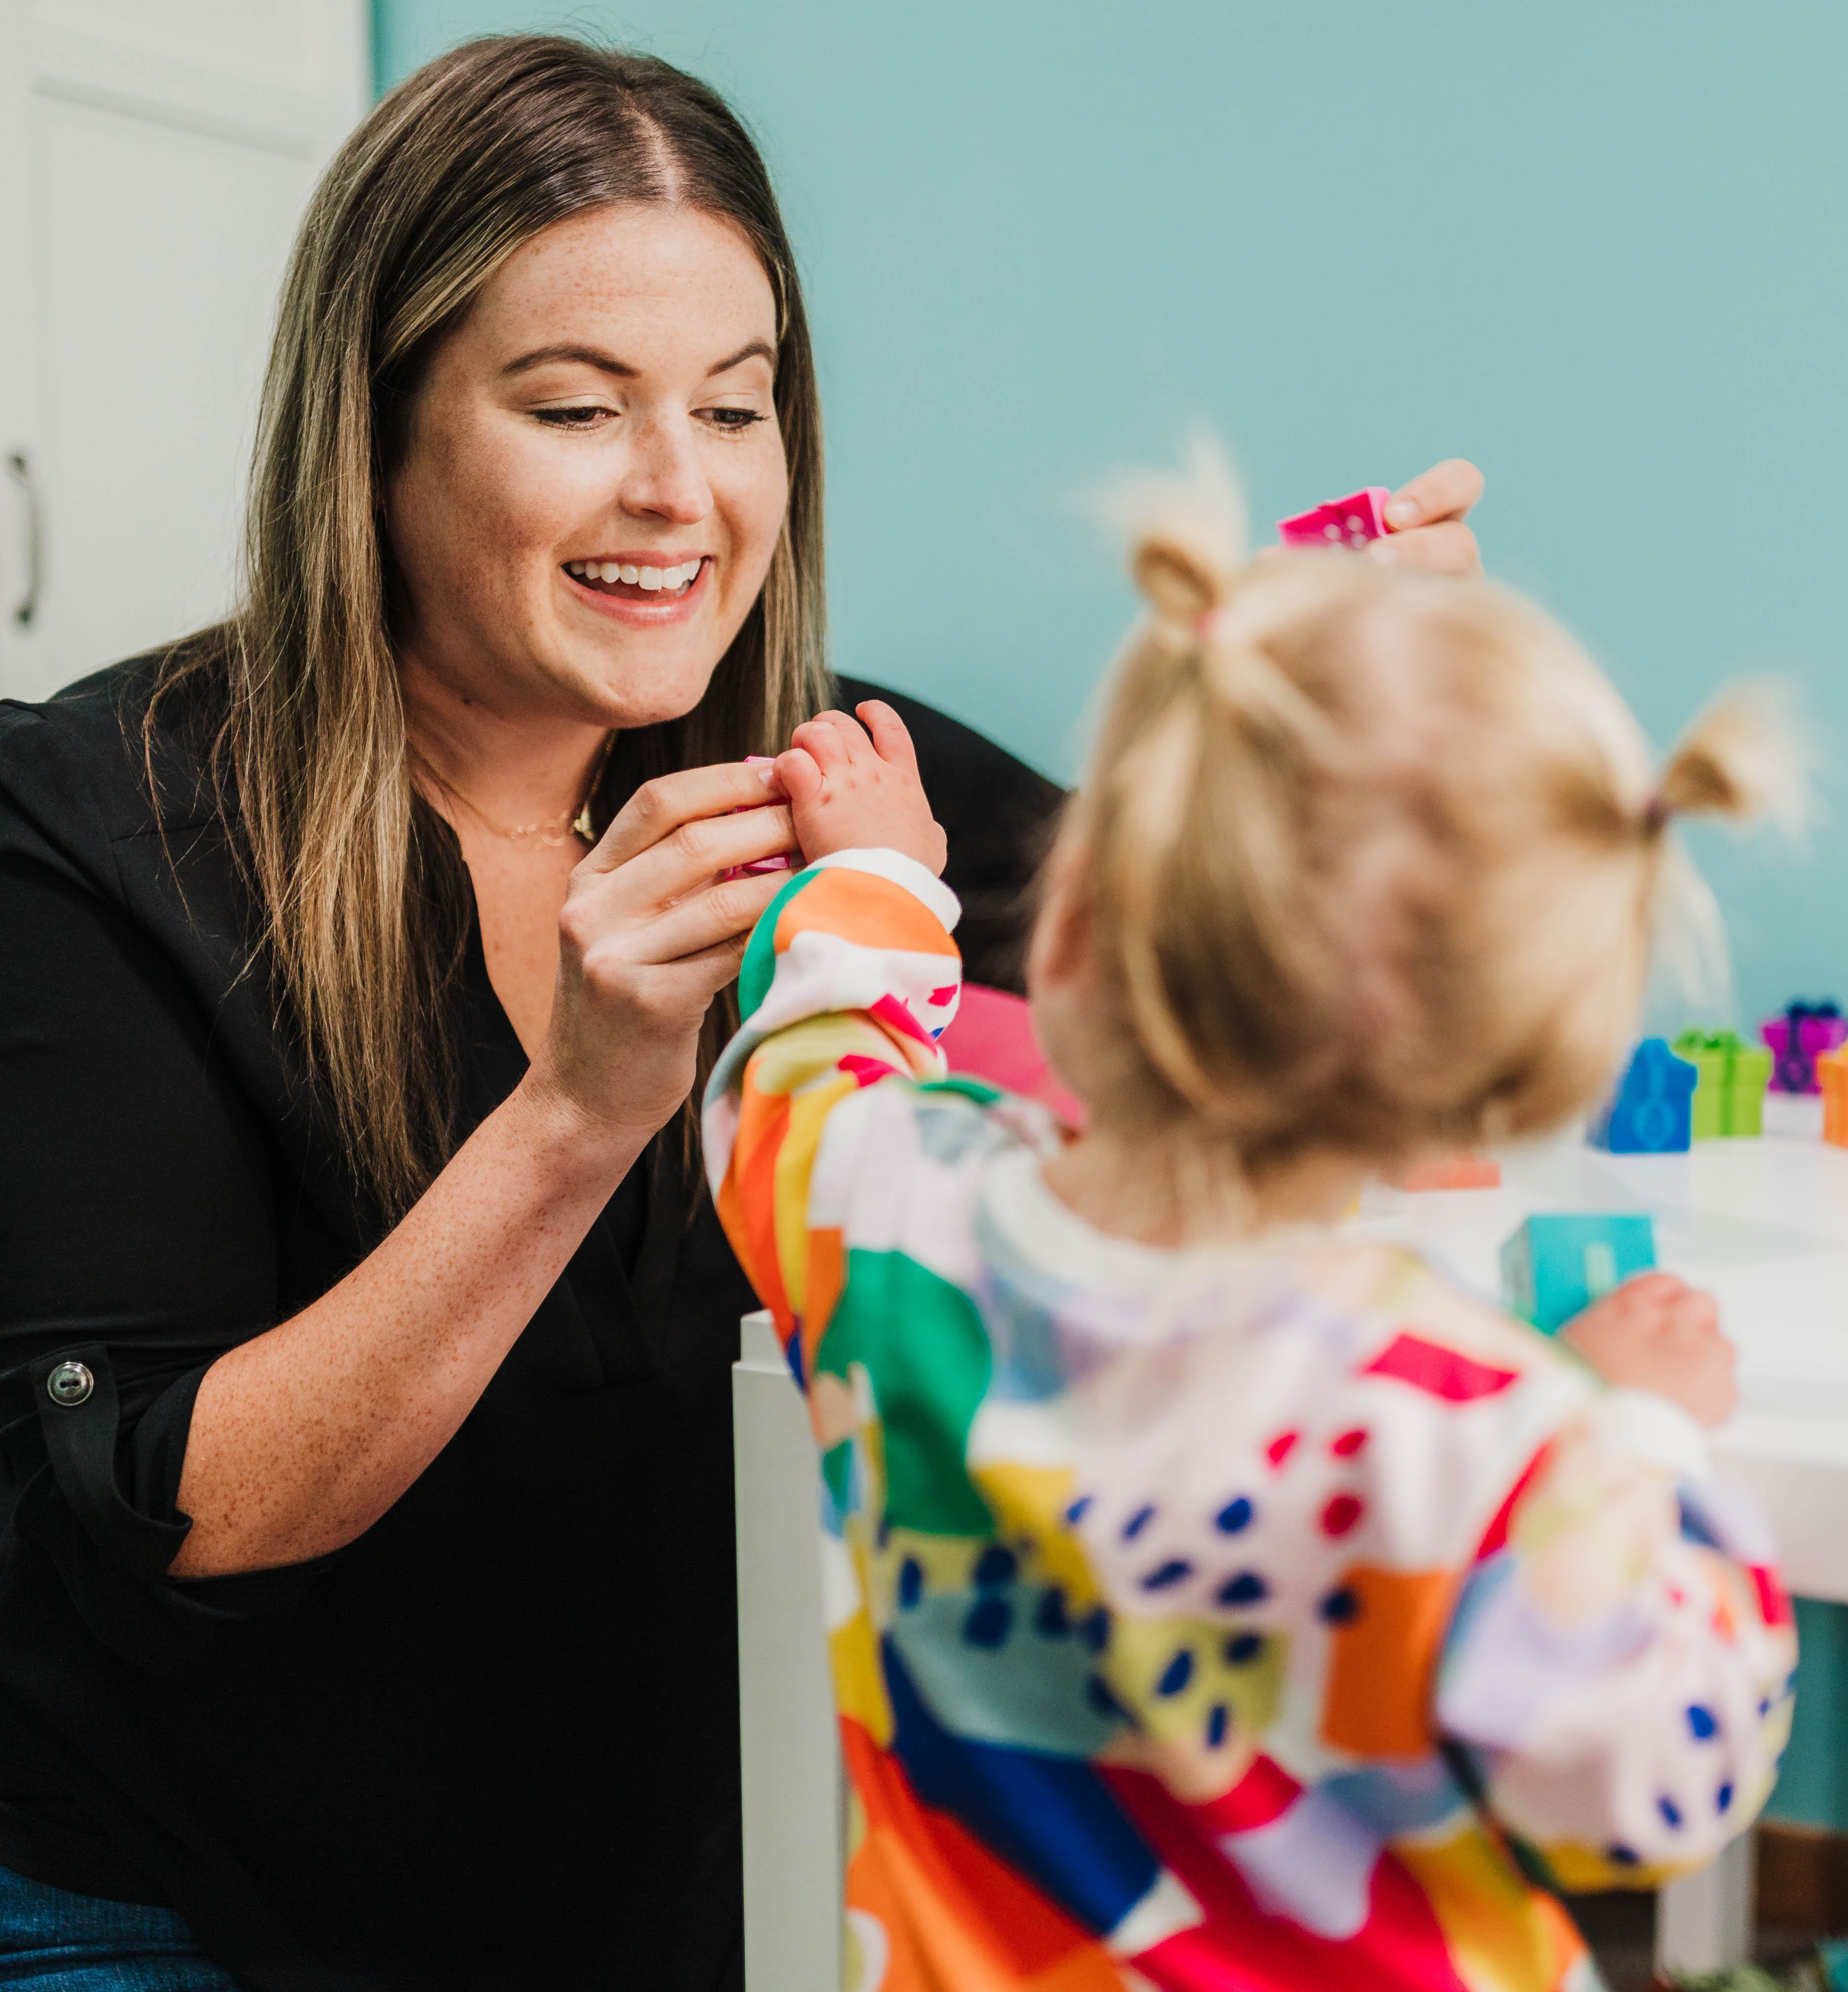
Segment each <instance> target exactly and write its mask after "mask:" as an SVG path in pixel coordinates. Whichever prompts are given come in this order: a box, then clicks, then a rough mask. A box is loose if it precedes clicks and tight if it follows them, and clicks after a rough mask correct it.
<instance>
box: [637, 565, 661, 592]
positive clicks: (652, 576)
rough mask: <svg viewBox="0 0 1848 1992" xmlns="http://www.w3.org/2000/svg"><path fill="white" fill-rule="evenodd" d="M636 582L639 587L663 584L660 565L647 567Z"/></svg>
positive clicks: (656, 586) (651, 588)
mask: <svg viewBox="0 0 1848 1992" xmlns="http://www.w3.org/2000/svg"><path fill="white" fill-rule="evenodd" d="M636 585H637V586H638V587H641V588H648V589H650V590H653V589H655V588H659V587H660V585H661V570H660V568H658V567H645V568H643V570H642V571H641V572H640V573H639V575H637V576H636Z"/></svg>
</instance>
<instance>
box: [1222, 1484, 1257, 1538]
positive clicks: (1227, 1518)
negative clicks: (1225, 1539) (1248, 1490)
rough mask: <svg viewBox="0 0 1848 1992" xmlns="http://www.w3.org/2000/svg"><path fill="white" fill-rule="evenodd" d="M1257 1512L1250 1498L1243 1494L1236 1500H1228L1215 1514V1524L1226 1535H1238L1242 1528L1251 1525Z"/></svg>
mask: <svg viewBox="0 0 1848 1992" xmlns="http://www.w3.org/2000/svg"><path fill="white" fill-rule="evenodd" d="M1254 1513H1256V1510H1255V1509H1253V1506H1252V1505H1251V1503H1250V1499H1249V1498H1248V1497H1247V1496H1245V1495H1243V1494H1241V1495H1239V1496H1238V1498H1237V1499H1236V1500H1232V1501H1228V1502H1227V1503H1226V1505H1225V1506H1224V1507H1223V1508H1222V1509H1220V1510H1219V1513H1218V1514H1216V1516H1214V1517H1213V1526H1215V1527H1216V1528H1217V1529H1219V1530H1220V1531H1221V1532H1222V1533H1224V1534H1226V1535H1228V1536H1236V1535H1237V1534H1238V1533H1239V1531H1240V1530H1243V1529H1248V1528H1250V1526H1251V1518H1252V1516H1253V1514H1254Z"/></svg>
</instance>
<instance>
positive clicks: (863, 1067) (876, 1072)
mask: <svg viewBox="0 0 1848 1992" xmlns="http://www.w3.org/2000/svg"><path fill="white" fill-rule="evenodd" d="M834 1063H836V1064H837V1066H840V1069H841V1070H842V1071H843V1072H851V1073H852V1074H853V1075H854V1080H855V1082H856V1083H858V1084H859V1085H861V1086H877V1085H878V1083H879V1082H880V1080H882V1079H890V1078H891V1077H892V1074H893V1073H895V1072H896V1071H897V1070H898V1067H897V1066H895V1065H894V1064H893V1063H892V1061H891V1060H890V1059H876V1058H868V1056H866V1054H865V1052H847V1054H846V1056H844V1057H842V1058H838V1059H836V1060H835V1061H834Z"/></svg>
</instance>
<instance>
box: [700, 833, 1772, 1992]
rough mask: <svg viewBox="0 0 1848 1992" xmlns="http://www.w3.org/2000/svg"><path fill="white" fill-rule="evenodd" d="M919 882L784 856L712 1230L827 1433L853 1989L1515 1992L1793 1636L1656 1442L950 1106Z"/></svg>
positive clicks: (1653, 1864) (1663, 1830)
mask: <svg viewBox="0 0 1848 1992" xmlns="http://www.w3.org/2000/svg"><path fill="white" fill-rule="evenodd" d="M955 921H956V901H955V899H954V898H953V895H951V894H950V892H948V891H947V890H946V889H945V888H944V887H943V886H942V885H939V883H938V882H937V881H936V879H934V878H932V877H931V876H930V875H929V873H928V872H927V871H925V870H924V869H923V868H922V867H920V866H919V865H915V863H913V862H912V861H910V860H909V859H908V858H903V857H902V856H900V855H898V854H895V853H894V852H891V851H854V852H845V853H841V854H837V855H836V856H835V857H834V858H828V859H825V860H823V861H821V862H820V863H819V864H817V865H812V866H810V868H808V869H807V870H806V871H803V872H801V873H800V874H798V875H796V877H795V878H793V879H792V880H791V881H790V882H789V885H787V886H786V887H785V889H783V892H781V893H780V894H779V896H778V898H777V899H776V902H775V903H774V904H773V905H772V907H771V908H770V909H769V912H767V913H766V914H765V916H764V918H763V920H762V923H761V924H760V925H759V928H758V929H757V931H756V933H755V936H754V937H753V939H752V942H751V945H750V947H749V950H748V953H747V954H746V957H745V964H744V970H743V984H742V998H743V1008H744V1013H745V1025H744V1028H743V1029H742V1032H741V1033H740V1035H738V1038H737V1039H735V1041H734V1042H733V1043H732V1045H731V1046H730V1048H729V1049H728V1052H726V1054H725V1058H724V1059H723V1061H722V1063H721V1065H720V1067H719V1069H718V1072H717V1073H716V1074H715V1076H714V1080H713V1083H712V1087H711V1091H710V1092H709V1093H708V1095H707V1103H706V1121H705V1126H706V1144H707V1160H708V1168H709V1169H710V1170H711V1175H712V1180H713V1184H714V1192H715V1194H716V1196H717V1198H718V1207H719V1211H720V1214H721V1217H722V1218H723V1219H724V1221H725V1226H726V1228H727V1230H728V1233H729V1234H730V1236H731V1240H732V1242H733V1243H734V1245H735V1247H736V1248H737V1250H738V1254H739V1256H740V1257H741V1258H742V1260H743V1262H744V1264H745V1267H746V1269H747V1270H748V1272H749V1274H750V1275H751V1277H752V1281H753V1282H754V1284H755V1286H756V1288H757V1289H758V1291H759V1293H760V1294H762V1298H763V1299H764V1301H765V1304H766V1305H768V1306H769V1308H770V1309H771V1311H772V1313H773V1315H774V1316H775V1318H776V1325H777V1329H778V1332H779V1335H780V1336H781V1337H782V1339H783V1342H784V1344H785V1346H786V1349H787V1351H788V1355H789V1365H790V1368H791V1370H793V1373H794V1374H795V1376H796V1380H797V1382H798V1383H800V1386H801V1387H802V1388H803V1391H804V1393H805V1394H806V1398H807V1401H808V1407H809V1412H810V1420H811V1422H812V1424H813V1429H814V1433H815V1438H816V1442H817V1446H818V1447H819V1448H820V1464H821V1474H820V1480H821V1493H820V1508H821V1527H822V1540H823V1557H824V1564H825V1572H826V1583H825V1590H826V1595H827V1608H828V1614H829V1625H830V1651H831V1654H832V1659H833V1666H834V1682H835V1690H836V1696H837V1704H838V1707H839V1711H840V1726H841V1734H842V1740H843V1747H844V1751H845V1754H846V1758H847V1765H848V1769H849V1771H850V1772H851V1782H852V1818H851V1835H850V1856H849V1862H848V1868H847V1984H848V1987H850V1988H851V1992H875V1988H884V1992H1003V1988H1008V1992H1020V1989H1021V1988H1026V1987H1031V1988H1034V1992H1120V1989H1121V1988H1123V1987H1163V1988H1171V1992H1271V1988H1278V1989H1279V1992H1280V1988H1284V1987H1289V1988H1292V1992H1294V1988H1300V1987H1314V1988H1318V1992H1348V1988H1352V1992H1390V1988H1397V1987H1418V1988H1420V1992H1424V1988H1438V1987H1444V1988H1447V1989H1448V1992H1461V1988H1465V1987H1467V1988H1468V1992H1550V1988H1555V1987H1557V1988H1578V1987H1591V1986H1594V1985H1595V1984H1596V1983H1597V1978H1596V1974H1595V1973H1594V1970H1593V1968H1592V1966H1591V1963H1590V1961H1589V1959H1588V1958H1587V1955H1586V1953H1585V1952H1584V1947H1583V1946H1582V1944H1581V1943H1580V1939H1579V1938H1578V1936H1577V1933H1576V1932H1575V1931H1574V1929H1573V1928H1572V1926H1571V1925H1570V1922H1569V1920H1568V1919H1567V1915H1566V1914H1565V1912H1563V1910H1562V1909H1561V1908H1560V1907H1559V1905H1557V1903H1556V1902H1555V1901H1554V1899H1553V1895H1552V1894H1551V1893H1550V1889H1551V1888H1553V1887H1560V1888H1601V1887H1605V1886H1608V1885H1616V1884H1624V1883H1635V1884H1639V1885H1646V1884H1647V1883H1649V1882H1650V1881H1653V1880H1655V1878H1659V1877H1661V1876H1664V1875H1667V1874H1673V1873H1675V1872H1676V1871H1679V1870H1682V1869H1684V1868H1688V1867H1690V1866H1693V1865H1696V1864H1699V1863H1700V1862H1703V1861H1706V1860H1707V1859H1708V1858H1710V1857H1711V1856H1712V1855H1713V1854H1714V1853H1715V1852H1716V1851H1717V1850H1718V1848H1719V1847H1720V1846H1721V1845H1722V1844H1723V1843H1724V1842H1725V1841H1726V1840H1727V1839H1729V1838H1730V1837H1731V1836H1732V1835H1733V1834H1734V1833H1737V1832H1739V1831H1740V1830H1742V1829H1743V1828H1744V1827H1745V1825H1746V1824H1747V1823H1748V1821H1749V1820H1750V1819H1751V1816H1752V1815H1753V1813H1754V1812H1755V1811H1756V1810H1757V1809H1758V1806H1760V1805H1761V1803H1762V1802H1763V1800H1764V1796H1765V1795H1766V1793H1767V1792H1768V1790H1769V1789H1770V1786H1771V1780H1772V1778H1773V1775H1774V1772H1775V1765H1776V1761H1777V1757H1778V1752H1779V1750H1780V1749H1781V1748H1782V1743H1783V1740H1784V1738H1785V1734H1786V1732H1787V1731H1788V1723H1789V1710H1790V1685H1789V1684H1790V1679H1791V1673H1792V1667H1793V1666H1794V1663H1795V1640H1794V1636H1793V1634H1792V1629H1791V1615H1790V1612H1789V1610H1788V1606H1787V1604H1786V1602H1785V1599H1784V1597H1783V1595H1782V1592H1781V1591H1780V1590H1779V1589H1778V1583H1777V1581H1776V1578H1775V1576H1774V1575H1773V1574H1772V1571H1771V1567H1770V1565H1771V1550H1770V1547H1769V1545H1768V1543H1767V1541H1766V1540H1765V1537H1764V1531H1763V1529H1762V1526H1761V1524H1760V1523H1759V1522H1758V1520H1757V1518H1756V1517H1755V1516H1754V1515H1753V1514H1752V1513H1751V1511H1750V1509H1748V1508H1747V1507H1746V1506H1744V1504H1743V1503H1741V1501H1740V1499H1738V1497H1737V1496H1736V1495H1735V1494H1734V1493H1733V1492H1730V1490H1728V1489H1727V1488H1725V1487H1724V1486H1723V1485H1720V1484H1718V1483H1717V1482H1714V1481H1713V1479H1712V1478H1711V1477H1710V1474H1709V1472H1708V1470H1707V1463H1706V1448H1705V1446H1704V1444H1703V1440H1702V1438H1701V1434H1700V1431H1699V1430H1698V1428H1697V1427H1695V1426H1694V1425H1693V1423H1692V1422H1691V1421H1689V1420H1688V1419H1687V1418H1686V1417H1685V1416H1683V1414H1682V1413H1680V1412H1679V1410H1676V1409H1675V1408H1674V1407H1672V1406H1671V1405H1669V1404H1667V1403H1666V1402H1665V1401H1663V1400H1660V1399H1657V1398H1655V1397H1645V1396H1642V1395H1640V1394H1637V1393H1626V1392H1623V1391H1613V1390H1608V1389H1606V1388H1604V1387H1603V1386H1602V1385H1601V1384H1600V1383H1598V1382H1597V1380H1596V1379H1595V1378H1594V1377H1593V1376H1591V1374H1590V1373H1589V1372H1587V1370H1585V1369H1584V1367H1583V1366H1581V1365H1580V1364H1579V1363H1577V1362H1576V1361H1575V1360H1574V1359H1573V1358H1572V1357H1571V1356H1570V1355H1569V1354H1568V1353H1567V1352H1565V1351H1563V1349H1560V1347H1559V1346H1557V1345H1556V1344H1555V1343H1553V1342H1550V1341H1548V1340H1546V1339H1544V1338H1543V1337H1542V1336H1540V1335H1537V1334H1536V1333H1535V1332H1533V1331H1531V1330H1530V1329H1526V1328H1525V1327H1523V1326H1522V1325H1519V1323H1517V1322H1513V1321H1511V1320H1509V1319H1508V1318H1505V1317H1504V1316H1502V1315H1499V1314H1498V1313H1496V1312H1494V1311H1493V1310H1492V1309H1491V1308H1488V1307H1485V1306H1484V1305H1481V1304H1480V1303H1479V1302H1478V1301H1475V1300H1473V1299H1471V1298H1468V1297H1466V1296H1465V1295H1464V1294H1461V1293H1459V1292H1458V1291H1456V1290H1455V1289H1454V1288H1451V1287H1450V1286H1448V1285H1447V1284H1445V1283H1444V1281H1442V1280H1441V1279H1440V1278H1439V1277H1437V1275H1436V1274H1434V1272H1433V1271H1431V1270H1430V1268H1429V1267H1427V1265H1426V1264H1424V1262H1423V1261H1421V1260H1419V1259H1418V1258H1417V1257H1413V1255H1411V1254H1409V1253H1406V1252H1403V1251H1400V1250H1395V1249H1393V1248H1390V1247H1383V1246H1381V1245H1379V1244H1376V1243H1359V1242H1348V1241H1344V1240H1343V1239H1342V1236H1341V1235H1340V1234H1339V1233H1329V1232H1304V1233H1296V1234H1292V1235H1287V1236H1267V1238H1265V1239H1264V1240H1262V1241H1260V1242H1259V1243H1256V1244H1247V1245H1243V1246H1237V1247H1227V1248H1225V1249H1212V1250H1204V1249H1196V1250H1187V1251H1180V1252H1176V1251H1163V1250H1154V1249H1152V1248H1150V1247H1143V1246H1139V1245H1137V1244H1134V1243H1129V1242H1127V1241H1125V1240H1121V1239H1117V1238H1113V1237H1111V1236H1107V1235H1106V1234H1104V1233H1100V1232H1099V1231H1097V1230H1094V1229H1093V1227H1091V1226H1089V1225H1088V1224H1086V1223H1083V1221H1082V1220H1080V1219H1079V1218H1078V1217H1077V1216H1076V1215H1074V1214H1073V1213H1072V1212H1070V1211H1069V1210H1068V1209H1066V1208H1065V1206H1062V1204H1060V1203H1059V1202H1058V1201H1057V1200H1056V1199H1055V1198H1054V1197H1053V1196H1052V1194H1051V1193H1050V1192H1048V1190H1047V1189H1045V1186H1044V1185H1043V1184H1042V1181H1041V1179H1040V1175H1039V1162H1040V1158H1041V1157H1042V1155H1044V1154H1045V1153H1046V1152H1047V1151H1048V1150H1049V1149H1051V1148H1053V1147H1054V1146H1055V1144H1056V1143H1057V1141H1058V1139H1059V1135H1058V1132H1057V1130H1056V1129H1055V1126H1054V1125H1053V1124H1052V1121H1051V1120H1050V1118H1049V1117H1048V1116H1047V1115H1046V1114H1045V1113H1044V1111H1043V1110H1041V1109H1039V1108H1037V1107H1032V1106H1031V1105H1029V1104H1028V1103H1023V1102H1020V1101H1015V1100H1009V1099H1008V1098H1005V1097H1002V1096H1000V1095H998V1094H997V1093H995V1092H994V1090H993V1089H991V1088H990V1087H987V1086H982V1085H980V1084H977V1083H973V1082H970V1081H967V1080H956V1079H952V1078H948V1077H946V1076H945V1074H944V1071H943V1063H942V1060H941V1058H940V1056H939V1053H938V1052H937V1051H936V1048H935V1040H936V1036H937V1035H938V1034H939V1032H941V1030H942V1028H943V1026H944V1025H945V1024H946V1023H947V1022H948V1021H949V1019H950V1017H951V1016H952V1015H953V1014H954V1010H955V1005H956V993H957V986H958V960H957V957H956V948H955V945H954V943H953V942H952V941H951V940H950V929H951V928H952V927H953V926H954V924H955Z"/></svg>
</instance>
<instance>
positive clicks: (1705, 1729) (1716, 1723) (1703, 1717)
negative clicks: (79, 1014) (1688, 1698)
mask: <svg viewBox="0 0 1848 1992" xmlns="http://www.w3.org/2000/svg"><path fill="white" fill-rule="evenodd" d="M1688 1734H1689V1735H1690V1736H1692V1737H1693V1739H1694V1741H1696V1743H1705V1742H1707V1741H1710V1739H1711V1738H1713V1737H1715V1736H1717V1735H1718V1734H1720V1719H1719V1717H1717V1716H1716V1715H1715V1714H1714V1713H1713V1711H1712V1710H1711V1709H1710V1708H1703V1707H1702V1706H1701V1705H1700V1703H1699V1702H1696V1703H1695V1704H1693V1706H1692V1707H1690V1708H1689V1711H1688Z"/></svg>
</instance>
